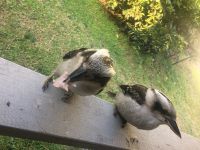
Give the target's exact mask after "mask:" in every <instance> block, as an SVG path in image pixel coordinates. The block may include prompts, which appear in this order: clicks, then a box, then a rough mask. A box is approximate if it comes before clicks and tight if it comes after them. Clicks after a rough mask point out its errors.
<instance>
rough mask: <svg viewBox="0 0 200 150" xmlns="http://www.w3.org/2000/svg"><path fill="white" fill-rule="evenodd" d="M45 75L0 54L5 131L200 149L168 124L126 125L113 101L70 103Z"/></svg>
mask: <svg viewBox="0 0 200 150" xmlns="http://www.w3.org/2000/svg"><path fill="white" fill-rule="evenodd" d="M45 78H46V77H45V76H44V75H41V74H39V73H36V72H34V71H32V70H30V69H27V68H24V67H22V66H19V65H17V64H14V63H12V62H10V61H7V60H5V59H2V58H0V134H2V135H8V136H14V137H21V138H29V139H34V140H42V141H47V142H53V143H60V144H66V145H72V146H77V147H84V148H91V149H97V150H98V149H99V150H106V149H108V150H112V149H113V150H117V149H137V150H160V149H162V150H169V149H174V150H176V149H177V150H179V149H181V150H187V149H191V148H192V149H194V150H200V141H199V140H198V139H196V138H194V137H192V136H190V135H187V134H185V133H182V137H183V138H182V139H179V138H178V137H177V136H176V135H175V134H174V133H173V132H172V131H171V130H170V129H169V128H168V127H167V126H160V127H159V128H157V129H155V130H151V131H142V130H137V129H136V128H134V127H133V126H130V125H128V126H126V127H125V128H124V129H121V124H120V120H119V118H115V117H114V116H113V105H112V104H110V103H108V102H106V101H104V100H101V99H99V98H97V97H95V96H89V97H78V96H76V97H74V98H73V99H71V101H70V104H66V103H64V102H63V101H61V98H62V97H63V94H64V93H63V91H62V90H59V89H56V88H54V87H52V86H50V88H49V89H48V90H47V91H46V92H44V93H43V92H42V90H41V87H42V83H43V81H44V80H45ZM134 138H137V140H134Z"/></svg>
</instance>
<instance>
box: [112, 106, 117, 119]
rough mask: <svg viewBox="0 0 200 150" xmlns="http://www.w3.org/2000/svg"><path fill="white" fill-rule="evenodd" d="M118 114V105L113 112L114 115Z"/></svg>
mask: <svg viewBox="0 0 200 150" xmlns="http://www.w3.org/2000/svg"><path fill="white" fill-rule="evenodd" d="M117 114H118V112H117V107H116V106H115V108H114V112H113V116H114V117H117Z"/></svg>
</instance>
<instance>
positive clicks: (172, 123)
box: [167, 118, 181, 138]
mask: <svg viewBox="0 0 200 150" xmlns="http://www.w3.org/2000/svg"><path fill="white" fill-rule="evenodd" d="M167 124H168V126H169V127H170V129H171V130H172V131H173V132H174V133H175V134H176V135H177V136H178V137H180V138H181V132H180V130H179V128H178V126H177V123H176V121H175V120H173V119H170V118H167Z"/></svg>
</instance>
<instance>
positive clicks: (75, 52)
mask: <svg viewBox="0 0 200 150" xmlns="http://www.w3.org/2000/svg"><path fill="white" fill-rule="evenodd" d="M87 49H88V48H80V49H76V50H71V51H69V52H67V53H66V54H65V55H64V56H63V60H66V59H70V58H72V57H74V56H76V55H77V54H78V53H79V52H83V51H85V50H87Z"/></svg>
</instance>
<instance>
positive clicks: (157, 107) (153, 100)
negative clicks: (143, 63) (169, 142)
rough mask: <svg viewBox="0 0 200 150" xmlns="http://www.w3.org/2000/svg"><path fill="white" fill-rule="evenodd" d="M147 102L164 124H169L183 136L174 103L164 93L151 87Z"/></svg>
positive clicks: (148, 91) (178, 134)
mask: <svg viewBox="0 0 200 150" xmlns="http://www.w3.org/2000/svg"><path fill="white" fill-rule="evenodd" d="M146 104H147V105H148V106H149V107H150V108H151V110H152V112H153V113H154V115H155V117H156V118H157V119H158V120H159V121H160V122H161V123H162V124H166V125H168V126H169V127H170V129H171V130H172V131H173V132H174V133H175V134H176V135H177V136H179V137H180V138H181V133H180V131H179V128H178V126H177V123H176V111H175V109H174V106H173V104H172V103H171V102H170V100H169V99H168V98H167V97H166V96H165V95H164V94H163V93H161V92H160V91H158V90H156V89H152V88H149V89H148V90H147V94H146Z"/></svg>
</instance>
